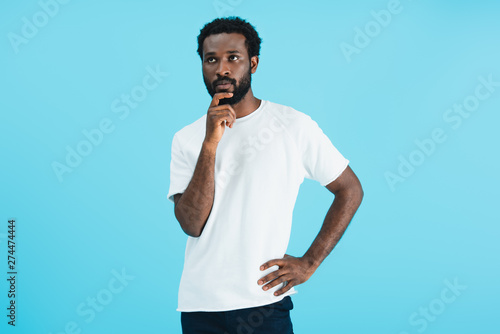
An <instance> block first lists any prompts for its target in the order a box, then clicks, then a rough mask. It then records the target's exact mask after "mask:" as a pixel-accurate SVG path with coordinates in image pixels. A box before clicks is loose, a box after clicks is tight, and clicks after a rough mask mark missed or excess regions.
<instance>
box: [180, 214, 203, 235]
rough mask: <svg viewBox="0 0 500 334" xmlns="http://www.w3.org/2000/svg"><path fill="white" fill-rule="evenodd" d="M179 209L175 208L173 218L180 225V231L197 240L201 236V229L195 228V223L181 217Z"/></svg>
mask: <svg viewBox="0 0 500 334" xmlns="http://www.w3.org/2000/svg"><path fill="white" fill-rule="evenodd" d="M178 208H179V207H178V206H176V207H175V210H174V212H175V218H176V219H177V221H178V222H179V224H180V225H181V228H182V231H184V233H186V234H187V235H188V236H190V237H193V238H198V237H199V236H200V235H201V232H202V229H200V228H197V227H196V225H197V224H196V223H194V222H192V221H190V219H188V217H185V216H184V215H182V213H181V212H180V211H181V210H179V209H178Z"/></svg>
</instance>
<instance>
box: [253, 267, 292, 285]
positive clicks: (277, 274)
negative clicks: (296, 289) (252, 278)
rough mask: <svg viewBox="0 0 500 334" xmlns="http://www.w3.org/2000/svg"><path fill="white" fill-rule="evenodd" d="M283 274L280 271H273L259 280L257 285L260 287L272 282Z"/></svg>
mask: <svg viewBox="0 0 500 334" xmlns="http://www.w3.org/2000/svg"><path fill="white" fill-rule="evenodd" d="M284 274H285V273H283V272H282V271H280V270H276V271H273V272H272V273H270V274H268V275H266V276H264V277H262V278H261V279H259V281H258V282H257V284H258V285H262V284H264V283H266V282H269V281H272V280H273V279H276V278H278V277H280V276H281V275H284Z"/></svg>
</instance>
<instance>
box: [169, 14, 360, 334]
mask: <svg viewBox="0 0 500 334" xmlns="http://www.w3.org/2000/svg"><path fill="white" fill-rule="evenodd" d="M260 43H261V39H260V38H259V36H258V34H257V32H256V31H255V29H254V27H253V26H252V25H250V24H249V23H248V22H246V21H244V20H242V19H240V18H238V17H229V18H223V19H216V20H214V21H212V22H211V23H208V24H206V25H205V26H204V27H203V29H202V30H201V31H200V35H199V36H198V53H199V55H200V57H201V60H202V69H203V79H204V82H205V85H206V87H207V90H208V92H209V94H210V95H211V96H212V101H211V103H210V106H209V108H208V110H207V112H206V114H204V115H203V116H202V117H201V118H199V119H198V120H197V121H195V122H194V123H192V124H190V125H188V126H186V127H184V128H183V129H181V130H180V131H178V132H177V133H176V134H175V135H174V138H173V141H172V161H171V166H170V172H171V175H170V189H169V194H168V198H169V199H170V200H171V201H173V202H174V203H175V216H176V218H177V220H178V221H179V223H180V225H181V227H182V229H183V231H184V232H185V233H186V234H188V236H189V237H188V240H187V245H186V252H185V262H184V270H183V273H182V278H181V282H180V287H179V300H178V302H179V304H178V309H177V310H178V311H181V324H182V328H183V333H190V334H191V333H231V334H233V333H234V334H236V333H254V334H259V333H286V334H288V333H293V329H292V323H291V319H290V314H289V311H290V310H291V309H292V308H293V304H292V301H291V298H290V295H293V294H295V293H296V292H297V291H296V290H295V289H294V286H297V285H299V284H302V283H304V282H305V281H307V280H308V279H309V278H310V277H311V275H312V274H313V273H314V272H315V270H316V269H317V268H318V266H319V265H320V263H321V262H322V261H323V260H324V259H325V258H326V256H327V255H328V254H329V253H330V252H331V250H332V249H333V248H334V246H335V245H336V244H337V242H338V241H339V239H340V238H341V236H342V234H343V233H344V231H345V229H346V228H347V225H348V224H349V222H350V221H351V219H352V217H353V216H354V213H355V212H356V210H357V208H358V207H359V205H360V203H361V199H362V197H363V190H362V188H361V185H360V183H359V180H358V178H357V177H356V176H355V174H354V173H353V171H352V170H351V168H350V167H349V166H348V162H349V161H348V160H347V159H345V158H344V157H343V156H342V155H341V154H340V153H339V152H338V151H337V149H336V148H335V147H334V146H333V144H332V143H331V142H330V140H329V139H328V137H327V136H326V135H325V134H324V133H323V132H322V130H321V129H320V128H319V126H318V124H317V123H316V122H314V121H313V120H312V119H311V118H310V117H309V116H308V115H306V114H304V113H302V112H299V111H297V110H295V109H293V108H290V107H287V106H283V105H279V104H276V103H273V102H270V101H266V100H260V99H258V98H256V97H255V96H254V95H253V92H252V88H251V85H250V83H251V75H252V74H253V73H255V72H256V70H257V65H258V63H259V53H260ZM305 177H307V178H310V179H313V180H317V181H318V182H319V183H320V184H321V185H322V186H325V187H326V188H328V190H330V191H331V192H332V193H333V194H334V195H335V199H334V201H333V203H332V205H331V207H330V209H329V210H328V213H327V214H326V218H325V220H324V222H323V226H322V228H321V230H320V232H319V234H318V236H317V237H316V239H315V240H314V242H313V243H312V245H311V247H310V248H309V249H308V250H307V252H306V253H305V254H304V255H303V256H301V257H294V256H290V255H287V254H285V251H286V248H287V246H288V241H289V237H290V230H291V223H292V211H293V208H294V205H295V201H296V198H297V194H298V190H299V186H300V184H301V183H302V182H303V180H304V178H305Z"/></svg>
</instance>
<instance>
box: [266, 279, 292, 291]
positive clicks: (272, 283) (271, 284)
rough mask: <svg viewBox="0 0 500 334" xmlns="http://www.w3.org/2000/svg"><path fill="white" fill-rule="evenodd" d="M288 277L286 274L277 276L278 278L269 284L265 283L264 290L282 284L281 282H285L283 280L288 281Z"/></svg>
mask: <svg viewBox="0 0 500 334" xmlns="http://www.w3.org/2000/svg"><path fill="white" fill-rule="evenodd" d="M286 277H287V276H286V275H282V276H280V277H278V278H277V279H275V280H274V281H272V282H269V283H268V284H266V285H264V286H263V287H262V290H269V289H271V288H273V287H275V286H276V285H278V284H281V283H283V282H285V281H287V278H286ZM289 279H290V278H289Z"/></svg>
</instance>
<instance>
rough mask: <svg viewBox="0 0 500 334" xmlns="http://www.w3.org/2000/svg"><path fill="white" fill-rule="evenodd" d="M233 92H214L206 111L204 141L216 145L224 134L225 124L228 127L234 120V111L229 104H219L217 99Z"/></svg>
mask: <svg viewBox="0 0 500 334" xmlns="http://www.w3.org/2000/svg"><path fill="white" fill-rule="evenodd" d="M231 96H233V93H230V92H221V93H215V94H214V97H213V99H212V103H210V107H209V108H208V111H207V131H206V133H205V142H206V143H209V144H211V145H215V146H217V145H218V144H219V141H220V140H221V138H222V135H223V134H224V130H225V127H226V125H227V126H229V127H230V128H232V127H233V124H234V122H235V120H236V112H235V111H234V109H233V107H231V106H230V105H229V104H223V105H220V106H219V101H220V100H222V99H225V98H230V97H231Z"/></svg>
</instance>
